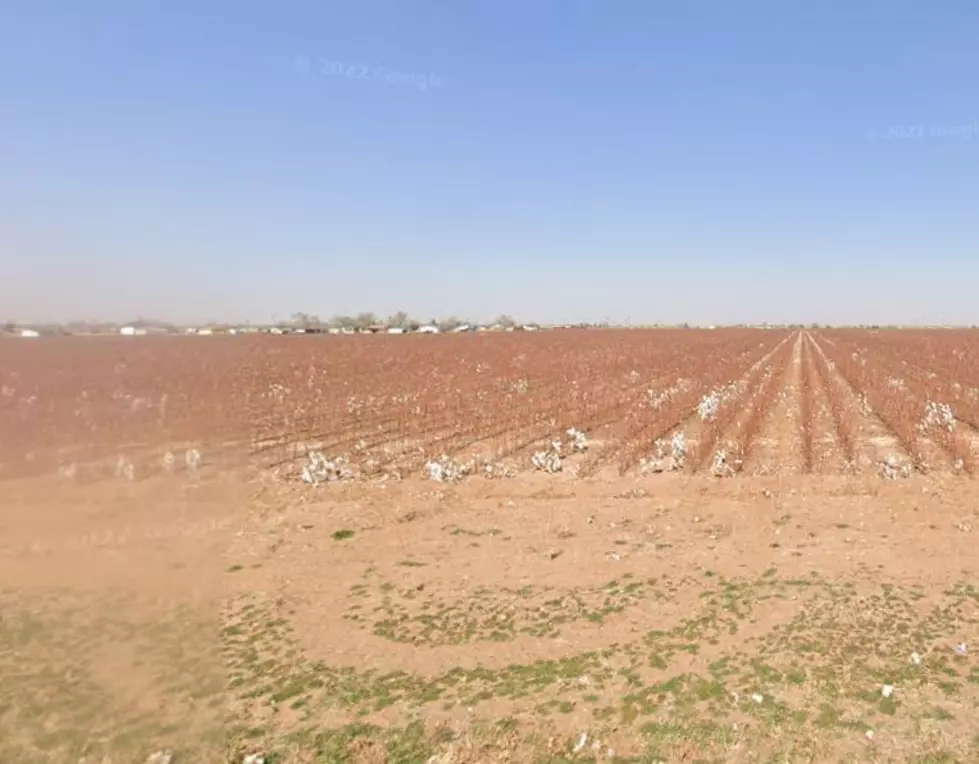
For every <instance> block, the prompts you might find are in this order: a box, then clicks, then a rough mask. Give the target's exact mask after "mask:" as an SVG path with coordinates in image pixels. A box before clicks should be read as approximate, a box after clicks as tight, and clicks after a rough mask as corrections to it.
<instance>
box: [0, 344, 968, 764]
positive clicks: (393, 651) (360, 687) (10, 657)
mask: <svg viewBox="0 0 979 764" xmlns="http://www.w3.org/2000/svg"><path fill="white" fill-rule="evenodd" d="M791 342H792V345H791V348H787V349H789V350H791V352H787V353H786V354H784V355H783V356H780V357H779V358H781V359H782V360H781V361H779V364H780V365H778V364H776V365H773V369H772V377H771V379H772V380H773V385H774V387H773V388H772V393H773V394H772V396H771V397H770V398H769V399H768V400H769V403H767V404H765V405H764V406H763V410H760V411H759V414H760V417H759V418H758V419H757V421H756V424H755V425H752V426H753V427H755V428H756V429H755V432H756V435H755V436H754V437H755V442H754V443H753V444H752V447H751V448H750V449H749V451H748V453H749V455H750V458H749V459H747V460H746V463H745V465H744V468H743V469H742V470H741V471H740V472H739V474H737V475H736V476H733V477H725V478H715V477H712V476H711V475H710V473H709V470H708V469H706V468H705V467H704V466H702V465H700V466H695V467H692V466H691V465H687V466H686V467H685V468H683V469H679V470H677V471H673V472H669V471H667V472H663V473H660V474H642V472H641V470H639V469H638V468H636V467H632V468H630V469H628V470H626V471H624V473H620V470H619V468H618V464H617V456H616V455H615V454H614V449H615V447H616V441H615V439H614V438H615V437H616V433H621V432H622V431H623V428H621V427H616V426H613V425H602V427H601V428H599V429H598V430H597V431H596V433H595V435H596V437H595V446H594V447H595V450H596V451H595V452H596V453H597V454H599V455H601V454H603V453H604V454H606V455H607V456H609V455H610V458H608V459H598V460H597V461H598V463H599V465H600V468H599V469H595V470H588V471H585V472H584V474H581V473H579V472H578V471H577V470H576V469H574V468H575V467H577V466H580V465H587V464H588V463H589V458H590V456H589V455H588V454H576V455H574V456H573V457H571V458H570V459H568V460H567V469H565V470H563V471H561V472H559V473H557V474H546V473H544V472H535V471H533V470H530V469H523V470H521V471H519V472H518V474H516V475H515V476H513V477H510V478H488V477H485V476H483V475H477V476H470V477H467V478H465V479H463V480H461V481H459V482H458V483H439V482H433V481H431V480H425V479H423V478H422V477H421V476H418V475H414V476H411V477H407V478H405V479H404V480H397V479H392V478H390V477H385V476H384V475H379V476H376V477H372V478H370V479H354V480H350V481H341V482H337V483H329V484H321V485H307V484H303V483H300V482H297V481H295V480H287V479H286V478H287V477H288V476H292V475H294V473H295V471H294V470H286V469H282V470H279V471H278V472H276V471H275V470H273V469H270V468H269V465H268V464H265V463H262V462H261V461H260V460H259V459H256V458H255V457H254V453H253V454H252V455H251V456H249V455H248V453H247V451H242V450H238V451H235V450H234V449H226V450H225V451H223V452H222V453H223V454H224V456H223V458H222V459H221V460H220V461H219V460H214V461H212V462H208V461H207V460H206V459H205V462H204V464H203V466H202V467H200V468H199V469H193V470H192V469H178V470H174V471H170V472H168V471H166V470H164V469H162V468H160V465H159V463H158V462H159V458H158V456H154V455H148V456H146V461H145V463H144V462H140V463H139V464H138V465H137V467H139V469H137V471H136V474H135V475H134V476H132V478H133V479H129V477H127V476H126V475H125V474H119V471H118V470H117V469H116V470H114V469H113V465H112V464H111V463H105V464H101V465H87V466H86V465H79V468H78V470H77V471H75V472H73V473H72V474H70V475H68V474H64V473H62V474H59V475H44V476H32V477H24V478H20V479H7V480H4V481H2V483H0V679H2V682H0V686H2V696H0V753H2V754H3V755H4V757H5V760H11V761H18V762H71V763H72V764H79V763H80V762H85V763H86V764H114V763H116V762H149V761H155V762H157V763H158V764H162V762H166V761H167V758H166V756H167V755H169V756H171V759H170V762H171V764H181V763H182V762H208V763H210V762H243V761H244V760H245V759H246V757H247V756H249V755H257V756H260V757H264V761H265V763H266V764H270V763H271V762H273V761H274V762H359V761H365V762H388V761H391V762H401V763H402V764H408V763H409V762H412V763H413V762H419V763H421V764H450V763H451V764H460V763H465V762H496V761H514V762H524V761H526V762H536V761H569V762H585V761H590V762H606V761H609V762H611V761H619V762H621V761H635V762H653V761H663V762H746V763H747V762H767V761H771V762H783V761H792V762H798V761H803V762H825V761H840V762H851V761H865V762H906V761H916V762H970V761H976V760H977V759H979V721H977V720H979V714H977V713H976V712H977V709H979V663H977V662H976V658H975V655H976V652H977V651H979V588H977V584H976V582H977V580H979V579H977V558H976V556H975V553H974V550H975V544H976V533H979V509H977V507H979V502H977V499H979V483H976V481H975V479H974V478H972V477H969V476H967V475H965V474H957V473H955V471H954V470H951V469H941V468H936V469H931V470H930V471H928V472H922V471H913V470H912V471H909V472H908V477H903V478H899V479H894V480H888V479H884V478H883V477H882V476H881V473H880V469H879V466H880V462H881V460H883V459H885V458H886V457H887V456H889V455H892V454H894V455H896V456H897V457H899V458H900V459H902V460H905V461H907V460H908V459H909V457H908V454H907V453H906V452H903V451H901V449H900V447H899V444H898V441H897V439H896V438H895V437H894V435H893V433H892V432H891V431H890V430H888V428H887V427H886V425H885V424H884V423H883V422H882V421H881V420H880V418H879V417H877V416H876V415H875V413H874V412H873V411H870V410H868V409H867V407H866V406H864V405H862V403H861V399H860V395H859V393H858V391H856V390H854V389H853V388H852V387H850V386H848V385H847V383H846V382H845V380H843V379H842V378H841V377H840V375H839V372H838V371H836V370H835V369H834V368H832V367H831V366H829V365H827V364H825V363H824V360H825V359H824V357H823V356H822V355H821V354H820V348H819V346H818V344H816V343H815V342H813V341H812V340H811V339H810V338H809V336H808V335H807V334H805V333H802V334H799V335H797V336H796V337H795V338H793V339H792V340H791ZM760 378H761V377H759V379H760ZM830 391H835V392H834V394H835V395H836V396H837V398H838V399H839V401H840V402H841V403H840V406H839V410H835V409H834V408H833V406H832V403H831V395H830ZM753 400H760V399H759V398H757V397H756V396H755V395H754V391H752V390H746V391H745V398H744V401H746V402H748V403H746V404H745V405H744V410H743V411H739V412H737V415H736V416H731V417H727V418H726V419H725V420H724V421H725V423H726V424H725V427H724V428H723V430H722V431H721V432H720V441H719V442H725V441H727V440H729V439H732V438H736V437H737V436H738V433H739V432H743V430H742V428H743V427H745V426H746V425H745V422H747V421H749V419H750V416H749V415H750V414H751V411H752V409H751V404H750V401H753ZM596 421H597V420H596ZM639 421H642V420H639ZM684 427H686V428H688V430H687V433H688V435H689V436H691V440H692V441H694V442H696V438H697V437H698V436H699V435H700V434H701V433H703V432H704V431H705V424H704V422H703V421H701V420H699V419H698V418H697V417H696V416H695V414H694V413H689V414H688V415H687V416H686V417H684V418H683V419H682V420H681V421H680V422H679V423H678V424H677V428H679V429H683V428H684ZM625 430H626V431H627V430H628V427H626V428H625ZM674 431H676V430H674ZM847 433H849V434H848V435H847ZM667 434H669V432H667ZM847 438H850V440H851V441H852V442H851V443H850V444H849V446H848V445H847ZM606 449H608V450H606ZM807 451H808V452H809V453H811V457H807V456H806V453H807ZM205 453H206V452H205ZM235 455H237V456H235ZM807 468H808V469H807ZM155 754H165V755H162V756H157V758H156V759H153V758H152V757H153V756H154V755H155ZM259 760H260V759H259V758H253V759H252V761H253V762H256V764H257V762H258V761H259Z"/></svg>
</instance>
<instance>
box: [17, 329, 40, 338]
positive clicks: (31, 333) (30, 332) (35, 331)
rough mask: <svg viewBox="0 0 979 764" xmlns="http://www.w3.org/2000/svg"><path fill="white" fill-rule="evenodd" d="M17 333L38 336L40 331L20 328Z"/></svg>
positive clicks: (24, 335) (25, 335)
mask: <svg viewBox="0 0 979 764" xmlns="http://www.w3.org/2000/svg"><path fill="white" fill-rule="evenodd" d="M19 335H20V336H21V337H40V336H41V333H40V332H39V331H38V330H37V329H21V330H20V332H19Z"/></svg>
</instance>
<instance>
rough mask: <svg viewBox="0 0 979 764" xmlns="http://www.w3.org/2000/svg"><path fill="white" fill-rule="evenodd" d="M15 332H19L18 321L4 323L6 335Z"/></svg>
mask: <svg viewBox="0 0 979 764" xmlns="http://www.w3.org/2000/svg"><path fill="white" fill-rule="evenodd" d="M15 331H17V322H16V321H7V322H6V323H4V325H3V332H4V334H13V333H14V332H15Z"/></svg>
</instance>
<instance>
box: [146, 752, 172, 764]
mask: <svg viewBox="0 0 979 764" xmlns="http://www.w3.org/2000/svg"><path fill="white" fill-rule="evenodd" d="M172 761H173V751H157V752H156V753H151V754H150V755H149V757H148V758H147V759H146V764H170V762H172Z"/></svg>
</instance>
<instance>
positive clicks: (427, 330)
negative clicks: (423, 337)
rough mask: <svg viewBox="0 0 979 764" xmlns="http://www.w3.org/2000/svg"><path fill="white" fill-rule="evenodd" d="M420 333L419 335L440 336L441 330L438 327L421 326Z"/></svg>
mask: <svg viewBox="0 0 979 764" xmlns="http://www.w3.org/2000/svg"><path fill="white" fill-rule="evenodd" d="M418 333H419V334H438V333H439V328H438V327H437V326H433V325H431V324H428V325H426V326H419V327H418Z"/></svg>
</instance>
